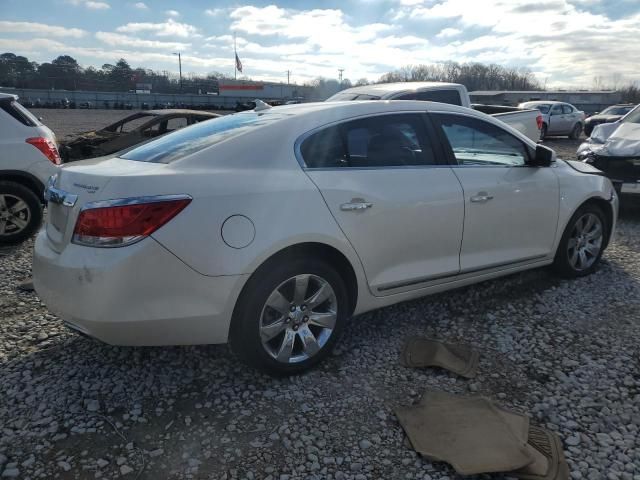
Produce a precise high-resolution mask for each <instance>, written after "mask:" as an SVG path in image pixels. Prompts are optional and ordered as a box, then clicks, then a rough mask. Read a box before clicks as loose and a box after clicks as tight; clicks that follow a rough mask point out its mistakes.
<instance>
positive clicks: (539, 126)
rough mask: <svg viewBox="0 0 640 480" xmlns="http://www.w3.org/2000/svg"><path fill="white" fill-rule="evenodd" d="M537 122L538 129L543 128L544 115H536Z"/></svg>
mask: <svg viewBox="0 0 640 480" xmlns="http://www.w3.org/2000/svg"><path fill="white" fill-rule="evenodd" d="M536 123H537V124H538V130H542V125H543V122H542V115H541V114H538V116H537V117H536Z"/></svg>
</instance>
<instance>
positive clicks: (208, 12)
mask: <svg viewBox="0 0 640 480" xmlns="http://www.w3.org/2000/svg"><path fill="white" fill-rule="evenodd" d="M222 12H224V8H207V9H206V10H205V11H204V13H205V14H206V15H209V16H211V17H215V16H216V15H220V14H221V13H222Z"/></svg>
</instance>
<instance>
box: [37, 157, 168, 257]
mask: <svg viewBox="0 0 640 480" xmlns="http://www.w3.org/2000/svg"><path fill="white" fill-rule="evenodd" d="M163 167H166V165H163V164H153V163H144V162H132V161H129V160H123V159H119V158H104V157H102V158H96V159H92V160H87V161H82V162H75V163H73V164H69V165H65V166H63V167H62V168H61V169H60V172H59V173H58V175H57V176H56V178H55V182H54V183H53V184H50V185H49V187H48V193H47V199H48V204H47V223H46V232H47V237H48V239H49V242H50V243H51V246H52V248H53V249H54V250H55V251H57V252H61V251H62V250H63V249H64V247H65V246H66V245H67V244H68V243H69V242H70V241H71V237H72V235H73V229H74V227H75V223H76V220H77V218H78V215H79V213H80V210H82V207H83V206H85V205H86V204H87V203H89V202H95V201H98V200H108V199H112V198H123V197H124V196H127V197H135V196H139V195H142V193H139V192H135V191H133V192H131V194H130V195H124V196H123V195H122V194H120V195H117V194H116V192H112V194H110V193H109V190H108V188H107V187H108V186H109V184H110V183H111V182H112V181H114V180H115V179H117V178H118V177H128V176H132V175H133V176H147V175H150V174H152V173H153V172H154V171H155V170H159V169H162V168H163ZM114 195H115V196H114Z"/></svg>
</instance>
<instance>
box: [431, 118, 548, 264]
mask: <svg viewBox="0 0 640 480" xmlns="http://www.w3.org/2000/svg"><path fill="white" fill-rule="evenodd" d="M433 117H434V118H435V119H436V122H437V124H439V126H440V128H441V132H442V133H443V134H444V139H445V141H446V142H448V145H447V147H450V149H451V150H450V153H451V155H452V157H453V159H454V162H455V163H457V166H456V167H454V172H455V174H456V176H457V177H458V178H459V179H460V183H461V184H462V188H463V190H464V199H465V219H464V232H463V240H462V249H461V251H460V269H461V273H468V272H472V271H478V270H482V269H485V268H496V267H501V266H508V265H510V264H515V263H519V262H529V261H531V262H533V261H536V260H542V259H543V258H545V257H548V256H550V255H552V250H553V245H554V241H555V235H556V229H557V224H558V209H559V201H560V198H559V186H558V179H557V177H556V174H555V172H554V169H553V168H552V167H531V166H528V165H527V162H528V159H529V155H530V151H529V148H528V147H527V146H526V145H525V144H524V142H522V141H521V140H520V139H518V138H516V137H515V136H513V135H512V134H511V133H509V132H507V131H506V130H503V129H502V128H500V127H499V126H497V125H494V124H492V123H489V122H486V121H484V120H481V119H478V118H473V117H469V116H464V115H454V114H436V115H433Z"/></svg>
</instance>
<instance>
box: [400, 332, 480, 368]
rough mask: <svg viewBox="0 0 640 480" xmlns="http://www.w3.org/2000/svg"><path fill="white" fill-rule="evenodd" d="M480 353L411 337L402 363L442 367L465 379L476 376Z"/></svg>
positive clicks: (406, 344) (406, 345)
mask: <svg viewBox="0 0 640 480" xmlns="http://www.w3.org/2000/svg"><path fill="white" fill-rule="evenodd" d="M479 356H480V355H479V354H478V352H476V351H474V350H472V349H471V348H469V347H467V346H464V345H452V344H448V343H442V342H438V341H436V340H429V339H428V338H421V337H411V338H409V339H408V340H407V342H406V343H405V345H404V348H403V350H402V355H401V361H402V364H403V365H404V366H406V367H414V368H416V367H440V368H444V369H446V370H450V371H452V372H454V373H457V374H458V375H460V376H462V377H465V378H473V377H475V376H476V370H477V368H478V359H479Z"/></svg>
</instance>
